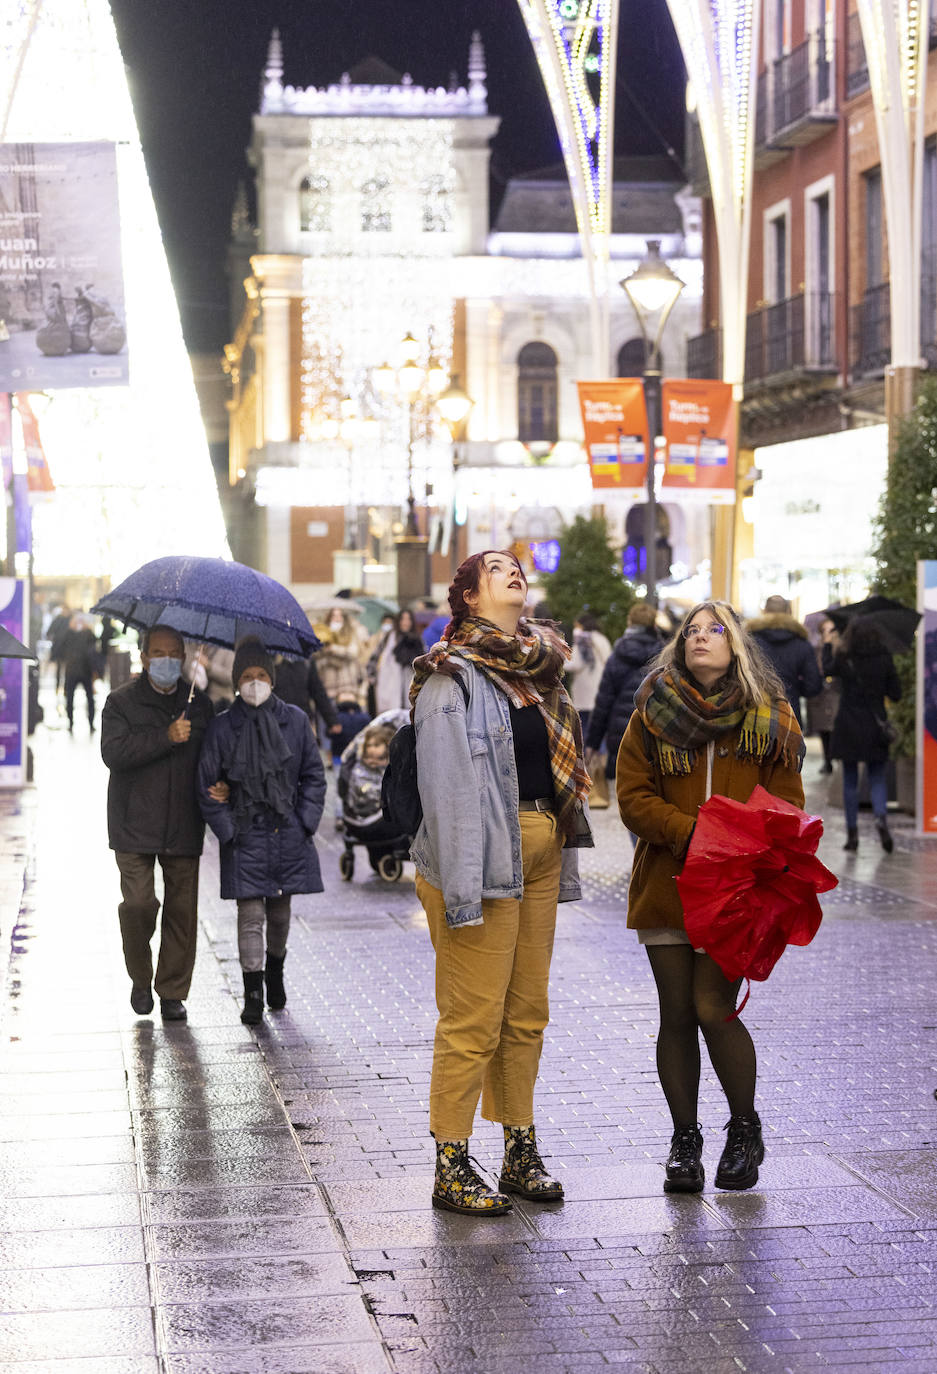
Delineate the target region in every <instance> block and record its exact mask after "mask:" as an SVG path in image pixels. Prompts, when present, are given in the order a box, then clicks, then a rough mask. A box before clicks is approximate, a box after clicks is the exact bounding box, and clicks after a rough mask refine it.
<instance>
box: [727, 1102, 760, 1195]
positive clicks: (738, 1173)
mask: <svg viewBox="0 0 937 1374" xmlns="http://www.w3.org/2000/svg"><path fill="white" fill-rule="evenodd" d="M726 1129H727V1130H728V1132H729V1134H728V1137H727V1139H726V1147H725V1149H724V1150H723V1152H722V1158H721V1159H720V1160H719V1168H718V1169H717V1170H716V1187H717V1188H730V1189H732V1190H739V1189H742V1188H754V1186H755V1184H756V1183H757V1182H758V1165H759V1164H760V1163H761V1161H762V1160H763V1159H764V1157H765V1145H764V1141H763V1140H762V1138H761V1120H760V1118H759V1116H758V1113H757V1112H755V1113H754V1115H752V1116H733V1117H730V1118H729V1120H728V1121H727V1122H726Z"/></svg>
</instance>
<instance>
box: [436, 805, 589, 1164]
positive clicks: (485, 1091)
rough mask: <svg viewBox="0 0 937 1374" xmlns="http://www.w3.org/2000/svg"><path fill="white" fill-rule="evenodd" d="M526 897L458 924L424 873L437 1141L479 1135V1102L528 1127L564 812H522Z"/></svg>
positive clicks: (507, 1121) (545, 1009)
mask: <svg viewBox="0 0 937 1374" xmlns="http://www.w3.org/2000/svg"><path fill="white" fill-rule="evenodd" d="M520 822H521V855H522V860H523V869H524V895H523V897H522V898H521V899H520V901H514V900H511V899H507V898H498V899H486V900H485V901H483V902H482V915H483V917H484V922H483V924H482V925H477V926H461V927H457V928H455V929H452V928H451V927H450V926H448V925H447V924H446V909H445V902H444V901H443V895H442V893H441V892H440V890H439V888H437V887H433V886H432V884H431V883H428V882H426V880H425V879H424V878H422V877H420V876H419V874H418V875H417V879H416V891H417V896H418V897H419V899H420V901H421V902H422V904H423V909H424V910H425V912H426V919H427V921H428V922H429V932H430V936H431V938H432V941H433V948H434V949H435V951H436V1006H437V1008H438V1010H439V1021H438V1022H437V1025H436V1038H435V1043H434V1050H433V1074H432V1080H431V1083H430V1095H429V1123H430V1130H431V1131H432V1133H433V1135H434V1136H435V1137H436V1139H437V1140H464V1139H465V1138H466V1137H467V1136H470V1135H471V1134H472V1127H473V1125H474V1121H475V1111H476V1109H477V1107H478V1099H479V1097H480V1096H481V1099H482V1116H483V1117H485V1119H486V1120H488V1121H500V1122H502V1123H503V1124H504V1125H506V1126H530V1125H532V1123H533V1119H534V1115H533V1114H534V1085H535V1084H536V1082H537V1071H538V1068H539V1065H540V1052H541V1050H542V1048H543V1032H544V1028H545V1027H546V1025H547V1022H548V1021H549V1019H550V1003H549V994H548V983H549V978H550V959H551V957H552V955H553V936H554V932H555V930H556V901H557V896H558V894H559V886H560V863H561V857H562V842H563V841H562V835H561V834H560V833H559V830H558V829H557V824H556V817H555V816H553V815H551V814H549V813H545V812H538V811H522V812H521V813H520Z"/></svg>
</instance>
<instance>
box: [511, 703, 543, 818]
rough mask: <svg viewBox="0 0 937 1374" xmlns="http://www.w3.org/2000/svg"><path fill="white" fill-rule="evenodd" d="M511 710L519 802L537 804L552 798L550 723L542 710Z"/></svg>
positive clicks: (522, 708) (528, 707)
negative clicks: (548, 735)
mask: <svg viewBox="0 0 937 1374" xmlns="http://www.w3.org/2000/svg"><path fill="white" fill-rule="evenodd" d="M510 709H511V731H512V733H513V735H514V760H515V762H516V764H517V797H518V800H519V801H535V800H536V798H537V797H552V796H553V773H552V771H551V769H550V743H549V740H548V739H547V723H546V721H545V720H544V718H543V716H542V715H541V714H540V707H539V706H522V707H520V708H519V709H518V707H516V706H512V707H511V708H510Z"/></svg>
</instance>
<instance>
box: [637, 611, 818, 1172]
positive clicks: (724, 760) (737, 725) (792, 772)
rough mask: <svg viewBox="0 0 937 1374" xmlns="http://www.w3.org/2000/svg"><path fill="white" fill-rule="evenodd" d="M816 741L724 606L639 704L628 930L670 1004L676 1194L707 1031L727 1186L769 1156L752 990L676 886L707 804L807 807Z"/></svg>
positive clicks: (670, 654)
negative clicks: (775, 801) (804, 772)
mask: <svg viewBox="0 0 937 1374" xmlns="http://www.w3.org/2000/svg"><path fill="white" fill-rule="evenodd" d="M803 757H804V741H803V736H802V735H801V731H800V727H799V725H798V724H797V721H796V719H795V717H794V714H793V712H792V710H791V707H790V704H789V703H788V701H787V698H786V697H785V695H784V689H783V687H782V685H781V682H780V680H779V678H778V677H777V675H776V673H775V672H774V669H773V668H772V667H771V666H770V665H769V664H768V663H767V661H766V660H765V659H764V658H763V656H762V655H761V653H760V651H759V649H758V647H757V645H756V644H755V643H754V641H753V640H752V638H751V636H750V635H748V634H747V633H746V631H745V630H744V628H743V626H742V623H741V621H740V619H739V617H738V615H737V614H736V612H735V611H734V610H733V609H732V607H731V606H730V605H728V603H727V602H725V601H705V602H702V603H701V604H700V605H698V606H694V607H693V609H692V610H691V611H690V612H689V614H688V615H687V616H686V619H685V620H684V622H683V624H682V626H681V627H680V629H679V630H678V632H677V633H676V635H675V636H674V638H673V639H672V640H671V641H670V643H669V644H668V645H667V646H666V647H665V648H664V649H663V650H662V652H661V653H660V654H659V655H658V657H657V659H656V660H655V661H654V663H653V664H652V665H651V668H650V671H649V673H648V676H647V677H646V678H645V679H644V681H643V683H642V684H641V686H640V687H639V688H638V690H637V692H636V693H635V711H634V715H633V716H632V718H631V721H630V722H629V724H628V728H627V730H626V731H625V735H624V738H623V739H622V742H621V748H620V750H619V753H618V767H617V772H616V783H617V790H618V805H619V809H620V811H621V817H622V820H623V821H624V823H625V825H626V826H627V827H628V829H629V830H631V831H632V832H633V833H634V834H636V835H637V836H638V844H637V847H636V849H635V855H634V868H633V870H632V877H631V886H630V890H629V895H628V925H629V927H630V928H631V929H633V930H637V932H638V939H639V941H640V942H641V944H643V945H644V946H645V948H646V950H647V954H648V958H649V960H650V964H651V971H652V973H653V974H654V980H655V982H656V984H657V993H658V998H659V1001H660V1030H659V1032H658V1037H657V1068H658V1073H659V1075H660V1082H661V1087H662V1088H663V1091H664V1096H665V1097H666V1099H667V1105H668V1107H669V1108H670V1113H671V1116H672V1118H673V1137H672V1140H671V1148H670V1157H669V1159H668V1160H667V1166H666V1177H665V1181H664V1191H665V1192H668V1193H674V1192H689V1193H694V1192H700V1191H701V1190H702V1188H703V1184H704V1180H705V1172H704V1169H703V1164H702V1151H703V1137H702V1134H701V1132H700V1127H699V1123H698V1121H697V1113H698V1095H699V1079H700V1049H699V1032H700V1031H702V1033H703V1039H704V1040H705V1042H706V1048H707V1050H708V1052H709V1057H710V1061H711V1062H712V1066H713V1069H714V1070H715V1072H716V1076H717V1078H718V1079H719V1082H720V1084H721V1086H722V1089H723V1091H724V1092H725V1095H726V1097H727V1099H728V1103H729V1112H730V1119H729V1122H728V1137H727V1140H726V1145H725V1149H724V1150H723V1152H722V1157H721V1159H720V1161H719V1167H718V1169H717V1172H716V1187H717V1188H729V1189H743V1188H751V1187H753V1186H754V1184H755V1183H756V1182H757V1181H758V1166H759V1164H760V1163H761V1161H762V1159H763V1158H764V1142H763V1140H762V1133H761V1120H760V1118H759V1116H758V1113H757V1112H756V1110H755V1077H756V1058H755V1047H754V1045H753V1043H752V1038H751V1036H750V1035H749V1033H748V1031H747V1030H746V1028H745V1026H744V1025H743V1024H742V1022H741V1021H740V1020H739V1019H738V1017H733V1011H734V1008H735V1002H736V997H737V994H738V989H739V983H738V982H733V983H730V982H729V980H728V979H727V978H726V977H725V976H724V974H723V973H722V971H721V969H720V968H719V966H718V965H717V964H716V963H715V962H714V961H713V960H712V959H710V957H709V956H708V955H707V954H704V953H702V952H701V951H699V950H695V949H693V948H692V946H691V945H690V942H689V940H688V938H687V935H686V931H685V930H684V926H683V910H682V907H681V905H680V898H679V895H678V893H677V886H676V883H675V882H674V878H675V877H676V876H677V874H678V873H679V872H680V871H681V869H682V867H683V861H684V858H685V857H686V852H687V849H688V847H689V844H690V839H691V837H692V835H693V829H694V826H695V824H696V817H697V813H698V811H699V808H700V806H701V805H702V804H703V802H704V801H706V799H707V798H708V797H710V796H711V795H713V794H714V793H718V794H719V795H721V796H724V797H731V798H732V799H733V800H735V801H742V802H745V801H748V799H749V797H750V796H751V793H752V791H753V789H754V788H755V787H756V785H758V784H759V783H760V784H761V786H762V787H764V788H766V789H767V791H769V792H771V793H772V794H773V795H774V796H776V797H781V798H783V799H784V800H785V801H788V802H793V803H794V805H795V806H803V804H804V792H803V787H802V785H801V780H800V769H801V765H802V763H803Z"/></svg>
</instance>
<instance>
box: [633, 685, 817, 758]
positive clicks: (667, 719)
mask: <svg viewBox="0 0 937 1374" xmlns="http://www.w3.org/2000/svg"><path fill="white" fill-rule="evenodd" d="M634 705H635V710H636V711H637V712H638V714H639V715H640V717H641V719H642V721H643V722H644V725H645V727H646V729H647V730H648V732H649V733H650V734H651V735H652V736H653V737H654V742H655V744H656V746H657V757H658V760H659V762H660V766H661V771H662V772H664V773H669V774H670V775H671V776H673V775H676V774H681V775H684V776H685V775H686V774H688V773H690V772H691V770H692V768H693V765H694V763H695V762H696V755H697V751H698V750H699V749H701V748H703V747H705V746H706V745H707V744H708V743H709V742H710V740H715V739H718V738H719V737H720V736H721V735H727V734H730V733H731V732H732V731H734V730H739V731H740V734H739V743H738V748H737V749H736V751H735V752H736V757H737V758H740V759H742V758H744V759H751V760H752V761H753V762H754V763H757V764H759V765H760V764H763V763H768V762H773V761H774V760H777V759H780V760H781V762H782V763H783V764H784V765H785V767H787V768H793V769H795V770H796V771H797V772H798V773H799V772H800V768H801V765H802V763H803V761H804V754H805V752H806V745H805V744H804V737H803V735H802V734H801V731H800V726H799V725H798V724H797V720H796V718H795V716H794V713H793V711H792V710H791V708H790V703H789V702H788V701H787V700H785V698H783V697H778V699H777V700H776V701H772V702H769V703H766V704H764V705H759V706H750V707H748V708H746V707H745V706H744V705H743V702H742V687H741V684H740V683H738V682H731V681H730V682H727V683H726V684H725V685H724V686H723V687H722V688H721V689H720V690H719V691H718V692H717V693H716V694H715V695H714V696H708V697H704V696H703V695H702V693H701V692H699V691H697V689H696V688H695V687H693V686H691V684H690V682H689V681H688V680H687V678H685V677H682V676H681V675H680V673H679V671H678V670H677V668H675V667H670V668H663V669H657V670H656V671H655V672H653V673H649V674H648V676H647V677H646V678H645V679H644V681H643V682H642V683H641V686H640V687H639V688H638V690H637V691H636V692H635V694H634Z"/></svg>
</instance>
